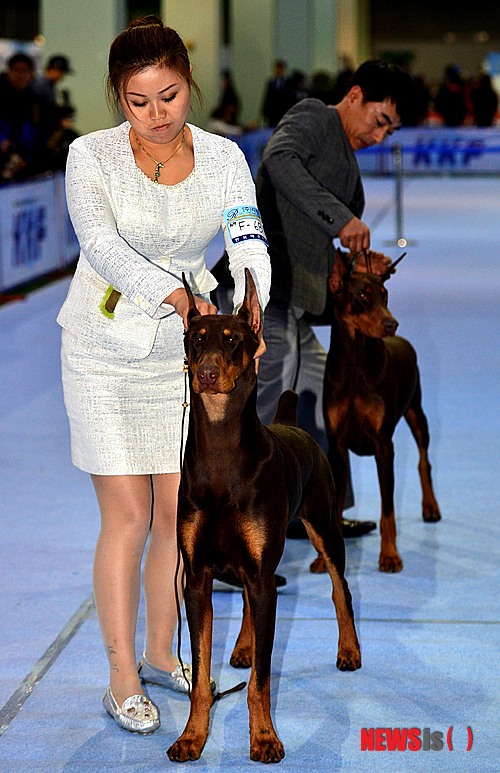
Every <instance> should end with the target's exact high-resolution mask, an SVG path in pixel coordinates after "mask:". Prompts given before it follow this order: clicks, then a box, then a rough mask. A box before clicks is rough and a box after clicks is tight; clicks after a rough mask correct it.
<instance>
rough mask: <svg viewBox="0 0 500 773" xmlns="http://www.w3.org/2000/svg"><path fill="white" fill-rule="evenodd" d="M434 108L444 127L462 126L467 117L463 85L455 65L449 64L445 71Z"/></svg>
mask: <svg viewBox="0 0 500 773" xmlns="http://www.w3.org/2000/svg"><path fill="white" fill-rule="evenodd" d="M434 107H435V108H436V110H437V112H438V113H439V114H440V115H441V116H442V118H443V122H444V125H445V126H462V124H463V122H464V120H465V116H466V115H467V101H466V97H465V83H464V80H463V78H462V75H461V72H460V68H459V67H458V66H457V65H455V64H450V65H448V67H447V68H446V69H445V72H444V80H443V82H442V83H441V85H440V86H439V89H438V93H437V95H436V98H435V100H434Z"/></svg>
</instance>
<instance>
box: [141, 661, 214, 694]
mask: <svg viewBox="0 0 500 773" xmlns="http://www.w3.org/2000/svg"><path fill="white" fill-rule="evenodd" d="M137 670H138V672H139V678H140V679H141V681H143V682H149V684H157V685H160V687H167V688H168V689H169V690H175V692H183V693H186V694H188V695H189V693H190V691H191V689H192V687H193V672H192V668H191V665H190V664H189V663H184V670H183V667H182V666H181V664H180V663H179V665H178V666H177V667H176V669H175V671H170V672H169V671H162V670H161V669H160V668H156V667H155V666H152V665H151V663H149V662H148V661H147V660H146V653H145V652H144V653H143V655H142V658H141V660H140V661H139V663H138V664H137ZM184 674H185V676H184ZM210 689H211V690H212V694H213V693H214V692H215V689H216V684H215V679H212V677H210Z"/></svg>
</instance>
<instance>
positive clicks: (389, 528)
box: [378, 510, 403, 574]
mask: <svg viewBox="0 0 500 773" xmlns="http://www.w3.org/2000/svg"><path fill="white" fill-rule="evenodd" d="M380 535H381V538H382V544H381V546H380V557H379V561H378V568H379V569H380V571H381V572H387V573H389V574H391V573H394V572H400V571H401V570H402V568H403V560H402V558H401V556H400V555H399V553H398V550H397V548H396V519H395V517H394V510H393V511H392V512H391V513H389V515H384V514H383V513H382V517H381V519H380Z"/></svg>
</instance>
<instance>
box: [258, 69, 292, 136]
mask: <svg viewBox="0 0 500 773" xmlns="http://www.w3.org/2000/svg"><path fill="white" fill-rule="evenodd" d="M285 85H286V62H284V61H283V60H282V59H277V60H276V61H275V63H274V73H273V76H272V78H270V79H269V80H268V82H267V85H266V90H265V94H264V101H263V103H262V115H263V116H264V119H265V121H266V123H267V125H268V126H272V127H274V126H277V125H278V123H279V121H280V120H281V118H282V117H283V116H284V115H285V113H286V111H287V109H288V107H289V104H288V100H287V91H286V87H285Z"/></svg>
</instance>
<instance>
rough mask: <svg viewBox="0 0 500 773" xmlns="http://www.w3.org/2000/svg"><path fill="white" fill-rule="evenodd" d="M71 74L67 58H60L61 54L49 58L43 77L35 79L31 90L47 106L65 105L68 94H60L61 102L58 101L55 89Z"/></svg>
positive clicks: (67, 100)
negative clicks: (59, 103)
mask: <svg viewBox="0 0 500 773" xmlns="http://www.w3.org/2000/svg"><path fill="white" fill-rule="evenodd" d="M72 72H73V70H72V69H71V66H70V63H69V59H68V58H67V57H65V56H62V54H56V55H55V56H51V57H50V59H49V60H48V62H47V64H46V65H45V70H44V73H43V75H40V76H39V77H38V78H35V80H34V83H33V89H34V91H35V93H36V94H38V96H39V97H40V98H41V99H42V100H43V101H44V102H46V103H47V104H51V105H55V104H57V103H58V102H60V101H62V103H64V104H66V103H67V102H69V94H68V92H67V91H64V92H61V97H62V100H59V99H58V95H57V90H56V87H57V85H58V84H59V83H60V82H61V81H62V79H63V78H64V77H65V76H66V75H68V74H71V73H72Z"/></svg>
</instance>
